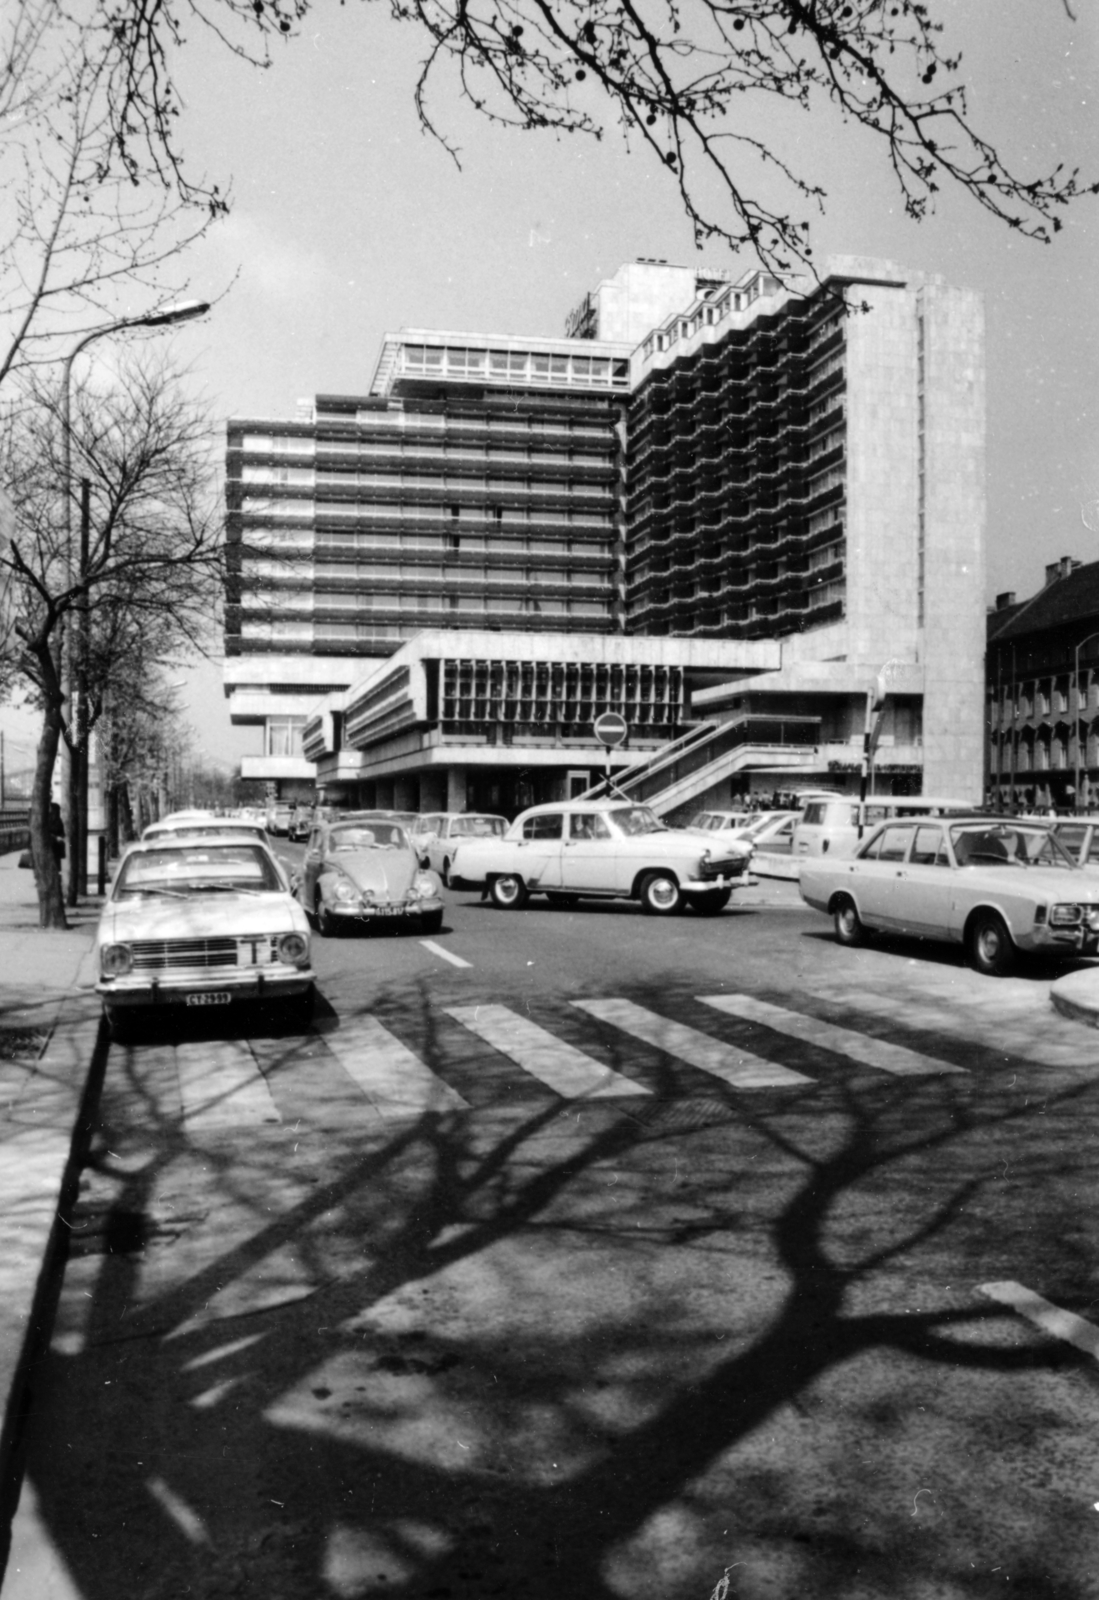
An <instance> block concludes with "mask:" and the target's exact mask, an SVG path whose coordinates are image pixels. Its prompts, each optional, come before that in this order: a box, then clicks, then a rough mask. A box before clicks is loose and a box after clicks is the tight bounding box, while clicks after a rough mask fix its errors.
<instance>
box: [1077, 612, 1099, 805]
mask: <svg viewBox="0 0 1099 1600" xmlns="http://www.w3.org/2000/svg"><path fill="white" fill-rule="evenodd" d="M1093 639H1099V633H1089V634H1088V635H1087V636H1086V638H1083V639H1081V640H1080V642H1079V644H1077V645H1075V646H1074V648H1073V669H1072V686H1073V688H1074V689H1075V691H1076V788H1075V791H1074V793H1073V796H1072V809H1073V810H1074V811H1079V809H1080V651H1081V650H1082V649H1083V648H1084V646H1085V645H1086V644H1090V643H1091V641H1092V640H1093Z"/></svg>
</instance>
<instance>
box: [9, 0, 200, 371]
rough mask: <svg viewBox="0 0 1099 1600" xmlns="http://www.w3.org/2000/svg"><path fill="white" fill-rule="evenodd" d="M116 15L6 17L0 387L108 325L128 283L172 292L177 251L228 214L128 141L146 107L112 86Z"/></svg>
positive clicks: (57, 9) (101, 9)
mask: <svg viewBox="0 0 1099 1600" xmlns="http://www.w3.org/2000/svg"><path fill="white" fill-rule="evenodd" d="M113 11H114V7H113V6H111V5H109V4H105V3H100V4H96V5H93V6H92V7H90V9H88V10H87V11H86V13H85V12H82V11H76V12H74V11H73V10H71V9H70V8H66V7H64V6H61V5H58V4H57V3H56V0H24V3H23V4H21V5H14V6H10V7H7V8H5V9H4V12H3V15H2V17H0V186H2V188H3V191H4V194H5V198H6V207H5V222H4V224H3V231H2V232H0V385H2V384H3V383H4V380H5V379H6V378H8V376H9V375H10V374H11V373H12V372H13V371H15V370H18V369H19V368H20V367H25V366H28V365H33V364H37V363H41V362H45V361H50V360H57V359H58V358H59V355H60V353H61V352H62V350H63V349H64V346H65V344H66V343H71V342H72V340H73V337H74V335H75V336H79V335H80V334H81V333H83V332H86V331H87V328H88V326H89V324H91V325H94V324H95V323H96V322H103V321H104V320H106V321H112V320H116V319H117V318H118V317H119V316H120V315H121V314H123V312H124V311H126V310H128V309H129V305H128V304H127V302H128V301H129V300H130V298H131V297H132V295H133V291H134V290H135V289H139V290H142V291H144V292H145V293H146V294H147V296H148V301H149V305H148V308H147V309H149V310H155V309H156V308H157V307H158V306H159V305H161V304H163V303H164V302H165V301H167V300H170V299H173V298H176V297H177V296H178V295H179V293H180V291H181V288H182V284H183V279H182V275H181V273H180V271H179V268H180V263H181V259H182V256H183V252H184V251H185V250H186V248H187V246H188V245H189V244H191V243H193V242H194V240H196V239H197V238H198V237H199V236H201V234H203V233H204V232H205V230H206V229H207V227H208V226H209V224H210V222H211V221H212V220H213V218H214V217H215V216H217V215H218V214H219V213H220V212H222V211H223V210H224V209H225V201H224V198H223V197H222V196H221V194H220V193H219V192H218V191H217V190H216V189H215V188H205V187H202V186H198V185H194V184H192V185H189V186H187V187H184V186H183V185H182V184H180V183H178V182H176V181H174V179H173V178H172V175H171V173H170V172H169V171H167V170H166V168H165V163H164V160H163V159H162V156H161V153H160V150H159V148H157V147H156V146H154V145H153V144H149V143H145V144H143V145H140V146H139V144H138V143H137V142H135V141H134V140H133V139H129V138H127V136H126V130H127V128H129V127H130V126H131V124H132V122H133V119H134V118H135V117H136V116H139V114H140V106H139V104H138V103H137V102H136V101H131V102H127V97H126V95H125V92H124V91H123V90H122V88H121V87H120V80H119V74H120V72H121V71H123V68H122V64H121V62H120V60H119V54H118V50H119V38H118V34H117V28H116V27H115V26H113V25H112V21H111V17H112V13H113ZM156 93H157V99H158V104H162V106H163V109H164V114H165V116H167V115H168V114H169V113H168V102H167V101H162V100H161V97H160V95H159V90H158V91H156Z"/></svg>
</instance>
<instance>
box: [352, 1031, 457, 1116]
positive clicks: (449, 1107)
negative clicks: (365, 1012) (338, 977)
mask: <svg viewBox="0 0 1099 1600" xmlns="http://www.w3.org/2000/svg"><path fill="white" fill-rule="evenodd" d="M323 1038H324V1043H325V1047H326V1048H327V1049H328V1050H330V1051H331V1053H332V1054H333V1055H334V1056H335V1058H336V1060H337V1061H338V1062H339V1064H340V1066H341V1067H342V1068H343V1070H344V1071H345V1072H346V1073H347V1075H348V1077H350V1078H352V1079H354V1081H355V1083H357V1084H358V1086H359V1088H360V1089H361V1090H362V1092H363V1094H365V1095H366V1097H367V1099H368V1100H369V1101H370V1102H371V1104H372V1105H373V1106H374V1107H375V1109H376V1110H377V1111H378V1113H379V1115H380V1116H382V1117H383V1118H385V1117H420V1116H423V1114H424V1113H425V1112H427V1111H468V1110H469V1103H468V1101H466V1100H463V1099H462V1096H461V1095H460V1094H459V1093H458V1092H457V1090H455V1089H452V1088H451V1087H450V1085H449V1084H448V1083H444V1082H443V1080H442V1078H439V1077H437V1076H436V1074H435V1073H434V1072H432V1071H431V1069H430V1067H427V1066H425V1065H424V1063H423V1062H422V1061H421V1060H420V1058H419V1056H418V1055H414V1054H413V1052H412V1051H411V1050H410V1049H409V1048H408V1046H407V1045H406V1044H402V1043H401V1041H400V1039H398V1038H396V1037H395V1036H394V1035H393V1034H392V1033H390V1031H389V1029H388V1028H384V1027H383V1026H382V1024H381V1023H380V1022H378V1021H377V1019H376V1018H374V1017H350V1018H348V1019H347V1020H346V1021H344V1022H341V1024H340V1026H339V1027H338V1028H337V1029H336V1030H335V1032H333V1033H326V1034H324V1035H323Z"/></svg>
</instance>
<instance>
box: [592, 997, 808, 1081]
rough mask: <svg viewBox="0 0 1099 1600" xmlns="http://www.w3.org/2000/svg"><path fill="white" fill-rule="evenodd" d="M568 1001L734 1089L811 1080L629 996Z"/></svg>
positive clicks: (601, 1020)
mask: <svg viewBox="0 0 1099 1600" xmlns="http://www.w3.org/2000/svg"><path fill="white" fill-rule="evenodd" d="M572 1004H573V1005H574V1006H577V1007H578V1008H579V1009H580V1010H581V1011H586V1012H588V1013H589V1015H590V1016H593V1017H598V1019H599V1020H600V1022H609V1023H611V1024H612V1025H613V1026H614V1027H616V1028H621V1029H622V1031H623V1033H628V1034H631V1035H632V1036H633V1037H634V1038H635V1039H643V1040H644V1041H645V1043H646V1044H651V1045H655V1046H656V1048H657V1049H658V1050H664V1051H666V1052H667V1053H668V1054H669V1055H673V1056H679V1058H680V1059H681V1060H683V1061H686V1062H687V1063H688V1064H689V1065H690V1066H692V1067H697V1068H698V1069H699V1071H700V1072H707V1073H709V1074H710V1076H711V1077H713V1078H720V1079H721V1080H722V1082H723V1083H727V1084H729V1085H731V1087H732V1088H734V1089H766V1088H773V1087H776V1086H779V1085H792V1084H797V1083H812V1082H813V1080H812V1078H806V1077H804V1076H803V1075H802V1074H801V1073H800V1072H791V1070H790V1069H789V1067H780V1066H777V1065H776V1064H775V1063H774V1062H773V1061H764V1060H763V1058H762V1057H761V1056H754V1055H751V1054H750V1053H749V1052H748V1051H747V1050H741V1049H739V1048H738V1047H737V1046H736V1045H731V1044H725V1043H724V1041H723V1040H721V1039H715V1038H713V1036H712V1035H711V1034H708V1033H701V1032H700V1031H699V1030H698V1029H697V1028H688V1027H687V1026H685V1024H683V1023H682V1022H672V1021H671V1019H670V1018H669V1017H661V1016H658V1015H657V1013H656V1012H655V1011H646V1010H645V1009H644V1007H642V1006H635V1005H634V1004H633V1002H632V1001H630V1000H574V1001H572Z"/></svg>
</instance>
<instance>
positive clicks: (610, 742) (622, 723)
mask: <svg viewBox="0 0 1099 1600" xmlns="http://www.w3.org/2000/svg"><path fill="white" fill-rule="evenodd" d="M591 729H592V732H593V733H594V734H595V737H596V738H597V739H598V740H599V743H600V744H601V745H605V746H606V748H607V749H608V750H614V749H616V748H617V747H618V745H620V744H624V743H625V741H626V736H627V734H628V733H629V731H630V725H629V723H628V722H627V721H626V719H625V717H623V716H620V715H619V714H618V712H617V711H604V712H603V713H602V715H601V716H598V717H596V719H595V721H594V722H593V723H592V725H591Z"/></svg>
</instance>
